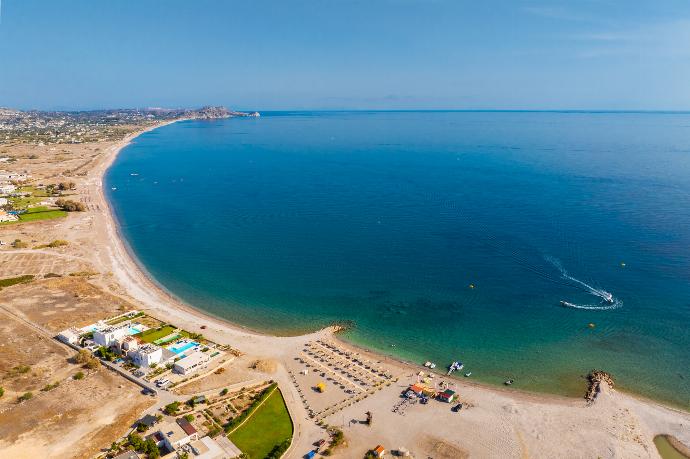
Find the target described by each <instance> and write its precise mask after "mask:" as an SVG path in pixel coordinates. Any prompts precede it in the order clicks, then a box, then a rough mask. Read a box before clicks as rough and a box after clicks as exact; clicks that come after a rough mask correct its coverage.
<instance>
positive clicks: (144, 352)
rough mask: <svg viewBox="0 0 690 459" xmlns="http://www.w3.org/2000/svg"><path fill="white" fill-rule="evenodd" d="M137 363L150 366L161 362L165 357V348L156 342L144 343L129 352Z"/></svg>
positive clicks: (141, 365)
mask: <svg viewBox="0 0 690 459" xmlns="http://www.w3.org/2000/svg"><path fill="white" fill-rule="evenodd" d="M129 356H130V357H131V359H132V361H133V362H134V364H135V365H138V366H140V367H146V368H148V367H150V366H151V365H152V364H154V363H156V364H157V363H160V361H161V359H162V358H163V349H162V348H160V347H158V346H156V345H155V344H144V345H143V346H141V347H139V348H138V349H136V350H135V351H133V352H131V353H130V354H129Z"/></svg>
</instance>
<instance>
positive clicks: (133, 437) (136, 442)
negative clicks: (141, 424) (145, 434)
mask: <svg viewBox="0 0 690 459" xmlns="http://www.w3.org/2000/svg"><path fill="white" fill-rule="evenodd" d="M127 442H128V443H129V444H130V446H131V447H132V448H134V450H135V451H141V450H142V448H143V447H144V440H142V438H141V437H140V436H139V435H137V434H135V433H134V432H132V433H130V434H129V435H127Z"/></svg>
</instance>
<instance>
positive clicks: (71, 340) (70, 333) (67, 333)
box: [57, 328, 82, 344]
mask: <svg viewBox="0 0 690 459" xmlns="http://www.w3.org/2000/svg"><path fill="white" fill-rule="evenodd" d="M81 333H82V332H81V331H80V330H79V329H77V328H68V329H67V330H62V331H61V332H60V333H58V336H57V338H58V339H59V340H60V341H62V342H63V343H67V344H77V343H78V342H79V335H81Z"/></svg>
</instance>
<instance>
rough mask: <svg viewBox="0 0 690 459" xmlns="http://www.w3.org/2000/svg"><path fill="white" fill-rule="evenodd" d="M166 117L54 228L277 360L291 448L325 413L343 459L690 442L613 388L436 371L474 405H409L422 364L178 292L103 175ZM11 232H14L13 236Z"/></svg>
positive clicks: (193, 326)
mask: <svg viewBox="0 0 690 459" xmlns="http://www.w3.org/2000/svg"><path fill="white" fill-rule="evenodd" d="M165 124H169V123H162V124H159V125H156V126H152V127H150V128H148V129H146V130H144V131H140V132H137V133H134V134H132V135H129V136H128V137H127V138H125V139H123V140H122V141H120V142H116V143H112V144H110V145H108V146H107V147H106V148H104V149H103V151H102V152H101V153H100V154H99V155H98V156H96V157H95V159H94V160H93V161H92V162H91V163H90V164H89V166H88V170H87V173H86V175H85V176H84V177H83V178H80V179H79V180H80V181H79V183H78V192H79V194H80V197H81V200H82V201H83V202H87V203H88V204H89V206H88V207H89V208H88V211H87V212H85V213H84V214H83V215H70V216H69V217H68V218H67V219H66V220H65V221H63V222H59V223H51V226H49V227H46V228H47V230H48V231H52V232H53V233H56V234H58V235H61V234H62V233H64V232H66V231H68V230H69V231H71V232H72V233H71V234H73V235H74V234H75V232H77V233H76V234H77V236H76V237H75V236H72V239H76V241H75V242H78V244H73V245H71V246H70V247H69V248H68V249H65V250H64V251H63V252H61V253H60V255H59V256H62V257H71V259H74V260H75V261H79V262H83V263H86V264H88V265H90V266H92V267H93V269H95V270H96V271H97V272H99V273H101V275H100V276H96V277H95V278H94V279H93V280H92V281H91V282H92V283H93V284H94V285H97V286H98V287H100V288H102V289H103V290H104V291H106V292H108V293H109V294H111V295H113V297H114V298H121V299H123V300H124V301H127V302H129V303H131V304H133V305H134V306H135V307H136V308H138V309H141V310H143V311H145V312H146V313H148V314H150V315H151V316H154V317H156V318H158V319H160V320H164V321H166V322H168V323H173V324H175V325H177V326H179V327H182V328H184V329H186V330H189V331H193V332H198V333H203V334H204V335H205V336H206V337H208V338H209V339H211V340H213V341H215V342H217V343H221V344H228V345H231V346H232V347H233V348H235V349H238V350H240V351H241V352H243V353H244V354H245V356H246V357H244V360H245V361H247V362H248V361H251V360H253V359H258V360H271V361H275V362H276V363H277V370H276V371H275V373H273V374H271V378H273V379H275V380H276V381H277V382H278V383H279V385H280V387H281V389H282V391H283V394H284V396H285V398H286V402H287V404H288V409H289V411H290V413H291V416H292V417H293V420H294V424H295V433H294V438H293V444H292V446H291V447H290V450H289V451H288V453H287V455H286V456H285V457H289V458H299V457H302V456H303V455H304V454H306V453H307V452H308V451H309V450H310V449H312V448H313V443H314V442H315V441H318V440H319V439H320V438H323V437H325V434H324V430H323V428H322V427H321V426H320V425H318V424H317V422H316V421H321V422H322V423H325V424H329V425H333V426H338V427H339V428H342V430H343V432H344V434H345V438H346V441H345V445H344V446H341V447H339V448H337V449H336V450H335V451H334V457H342V458H358V457H363V456H364V454H365V453H366V451H368V450H369V449H372V448H374V447H375V446H376V445H378V444H381V445H384V446H385V447H386V449H397V448H399V447H404V448H406V449H408V450H410V451H411V452H412V453H413V454H414V455H415V457H434V458H445V457H447V458H457V457H478V458H484V457H496V458H499V457H500V458H512V457H514V458H526V457H535V458H536V457H543V458H552V457H573V458H575V457H581V458H590V457H604V458H633V457H635V458H637V457H639V458H656V457H659V455H658V453H657V450H656V448H655V446H654V443H653V439H654V437H655V436H656V435H659V434H666V435H672V436H673V437H675V438H677V439H678V440H679V441H681V442H682V443H684V444H685V445H690V413H688V412H684V411H681V410H677V409H673V408H669V407H665V406H663V405H661V404H658V403H655V402H652V401H649V400H644V399H641V398H638V397H635V396H632V395H629V394H626V393H622V392H619V391H616V390H613V389H608V388H607V387H605V386H604V390H603V391H602V392H601V394H600V395H599V396H598V397H597V399H596V400H595V401H594V402H593V403H587V402H586V401H585V400H584V399H573V398H565V397H558V396H552V395H544V394H533V393H524V392H520V391H518V390H512V389H507V388H506V389H504V388H496V387H489V386H484V385H480V384H476V383H471V382H468V381H466V380H465V381H463V380H460V379H457V378H455V379H450V378H445V377H442V376H440V375H437V376H435V379H436V381H439V380H444V381H446V382H447V384H448V385H449V387H452V388H454V389H455V390H456V391H457V393H458V394H459V401H461V402H463V403H464V408H463V409H462V410H461V411H460V412H459V413H455V412H452V411H451V410H450V406H451V405H448V404H445V403H442V402H437V401H432V402H430V403H429V404H428V405H420V404H413V405H409V406H407V405H404V404H403V405H402V406H401V407H398V408H397V409H396V405H399V404H400V403H401V400H402V399H401V397H400V394H401V393H402V392H403V391H404V390H405V388H406V387H408V386H409V385H410V384H412V383H414V382H416V381H417V380H418V373H419V372H420V371H421V370H424V369H423V368H422V367H421V366H416V365H410V364H404V363H402V362H398V361H394V360H392V359H390V358H383V357H381V356H378V355H376V354H374V353H370V352H367V351H365V350H362V349H358V348H356V347H355V346H352V345H350V344H348V343H346V342H344V341H343V340H340V339H338V337H337V334H334V333H333V331H334V330H333V329H324V330H320V331H317V332H314V333H311V334H308V335H303V336H292V337H275V336H270V335H266V334H261V333H257V332H254V331H251V330H247V329H244V328H242V327H241V326H239V325H236V324H232V323H231V322H228V321H226V320H223V319H220V318H217V317H213V316H210V315H208V314H205V313H203V312H202V311H200V310H197V309H195V308H193V307H191V306H190V305H187V304H184V303H182V302H181V301H179V300H177V299H176V298H174V297H173V296H171V295H170V294H169V293H167V292H166V291H165V290H164V289H162V288H161V287H160V286H158V285H157V284H156V282H155V281H153V280H152V279H150V278H149V277H148V275H147V274H146V273H145V272H144V271H143V269H142V268H141V267H140V266H139V264H138V263H137V262H136V261H135V260H134V258H133V257H132V255H131V254H130V252H129V250H128V248H127V246H126V243H125V242H123V240H122V239H121V238H120V236H119V233H118V228H117V223H116V221H115V219H114V218H113V215H112V212H111V210H110V207H109V205H108V202H107V200H106V198H105V194H104V189H103V176H104V174H105V172H106V170H107V169H108V167H110V165H111V164H112V163H113V161H114V160H115V159H116V157H117V155H118V153H119V152H120V150H121V149H122V148H124V147H125V146H127V145H128V144H129V143H130V142H131V141H132V140H133V139H134V138H135V137H136V136H138V135H140V134H141V133H143V132H146V131H149V130H151V129H155V128H157V127H160V126H162V125H165ZM11 231H12V230H8V234H9V235H10V237H9V239H11V238H12V237H15V235H14V234H13V233H12V232H11ZM16 231H23V230H16ZM16 234H19V233H16ZM0 253H1V254H8V253H9V252H6V251H3V252H0ZM8 256H9V255H8ZM362 362H366V364H365V363H362ZM367 367H371V368H367ZM307 369H309V372H307V373H305V371H306V370H307ZM372 369H375V371H374V370H372ZM379 373H380V374H379ZM319 374H320V376H319ZM384 374H385V376H382V375H384ZM614 376H615V375H614ZM310 378H311V379H310ZM323 378H326V379H327V380H328V381H329V384H333V390H330V387H329V390H328V391H327V393H326V394H325V395H323V396H320V395H318V394H317V395H315V394H314V393H312V392H314V391H311V390H310V387H312V386H313V384H314V383H315V382H317V381H319V380H320V379H323ZM583 395H584V394H583ZM366 412H371V413H372V414H373V419H374V421H373V424H372V425H371V426H369V425H365V424H364V423H363V422H362V420H363V419H364V418H365V413H366Z"/></svg>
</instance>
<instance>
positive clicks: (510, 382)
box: [503, 379, 515, 386]
mask: <svg viewBox="0 0 690 459" xmlns="http://www.w3.org/2000/svg"><path fill="white" fill-rule="evenodd" d="M514 382H515V380H514V379H509V380H508V381H506V382H504V383H503V384H505V385H506V386H510V385H512V384H513V383H514Z"/></svg>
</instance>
